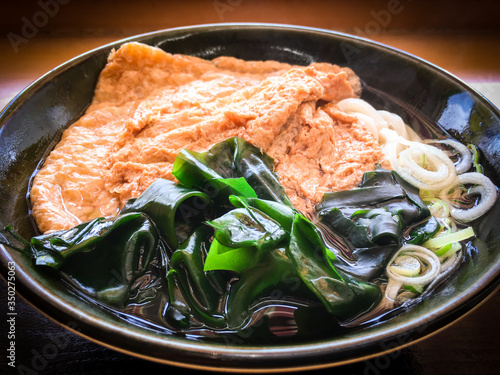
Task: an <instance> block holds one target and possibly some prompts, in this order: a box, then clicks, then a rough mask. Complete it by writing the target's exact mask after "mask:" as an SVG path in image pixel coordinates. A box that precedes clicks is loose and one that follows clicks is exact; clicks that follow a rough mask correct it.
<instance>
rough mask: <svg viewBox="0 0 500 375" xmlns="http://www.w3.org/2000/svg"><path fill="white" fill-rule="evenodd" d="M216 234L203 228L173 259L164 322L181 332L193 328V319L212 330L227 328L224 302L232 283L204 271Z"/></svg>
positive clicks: (169, 267) (219, 275) (178, 250)
mask: <svg viewBox="0 0 500 375" xmlns="http://www.w3.org/2000/svg"><path fill="white" fill-rule="evenodd" d="M212 235H213V230H212V229H211V228H210V227H208V226H205V225H201V226H199V227H198V228H196V230H195V231H194V232H193V234H192V235H191V236H190V237H189V238H188V239H186V241H184V242H183V243H182V244H181V245H180V246H179V248H178V249H177V250H176V251H175V252H174V254H173V255H172V257H171V258H170V262H169V265H168V272H167V275H166V279H167V286H168V293H169V304H168V308H167V309H166V311H165V316H164V318H165V319H166V320H167V322H168V323H169V325H171V326H174V327H176V328H178V329H188V328H192V325H193V324H194V323H193V321H192V320H193V318H194V319H196V320H197V321H198V322H201V323H202V324H203V325H204V326H206V327H211V328H212V329H216V328H223V327H225V325H226V323H225V317H224V312H223V311H221V308H220V306H222V303H221V300H222V298H223V297H224V295H225V292H226V289H227V285H228V283H229V280H228V279H226V278H224V275H223V274H222V273H215V272H205V271H204V270H203V265H204V259H205V257H206V254H207V251H208V247H209V246H210V240H211V237H212Z"/></svg>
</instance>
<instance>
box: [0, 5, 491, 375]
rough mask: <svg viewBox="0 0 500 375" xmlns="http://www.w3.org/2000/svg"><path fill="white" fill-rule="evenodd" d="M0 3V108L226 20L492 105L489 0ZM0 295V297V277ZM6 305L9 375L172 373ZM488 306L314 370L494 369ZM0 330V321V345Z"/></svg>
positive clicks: (2, 328) (0, 342) (22, 307)
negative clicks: (89, 57) (11, 359)
mask: <svg viewBox="0 0 500 375" xmlns="http://www.w3.org/2000/svg"><path fill="white" fill-rule="evenodd" d="M1 4H2V11H1V13H0V32H1V38H0V56H1V58H0V108H3V107H4V106H5V105H7V104H8V103H9V101H10V100H11V99H12V98H14V97H15V95H17V94H18V93H19V92H20V91H21V90H22V89H23V88H25V87H26V86H27V85H29V84H30V83H31V82H32V81H34V80H35V79H37V78H38V77H40V76H41V75H43V74H44V73H46V72H48V71H50V70H51V69H53V68H55V67H57V66H58V65H60V64H62V63H63V62H65V61H67V60H68V59H71V58H73V57H76V56H78V55H79V54H81V53H84V52H86V51H88V50H91V49H93V48H96V47H99V46H101V45H103V44H106V43H110V42H114V41H116V40H119V39H122V38H125V37H128V36H132V35H136V34H141V33H147V32H152V31H156V30H162V29H168V28H174V27H183V26H190V25H199V24H209V23H233V22H260V23H279V24H293V25H300V26H307V27H314V28H322V29H329V30H335V31H340V32H344V33H349V34H354V35H358V36H362V37H365V38H369V39H372V40H375V41H378V42H381V43H384V44H387V45H389V46H392V47H395V48H398V49H401V50H403V51H406V52H409V53H411V54H414V55H416V56H419V57H421V58H423V59H425V60H427V61H429V62H431V63H433V64H435V65H438V66H440V67H441V68H444V69H446V70H448V71H450V72H451V73H453V74H454V75H456V76H458V77H459V78H461V79H463V80H465V81H466V82H467V83H469V84H470V85H472V86H473V87H474V88H476V89H477V90H478V91H480V92H481V93H483V95H485V96H486V97H487V98H489V99H490V100H491V101H492V102H493V103H494V104H496V105H497V106H500V23H499V22H498V18H499V16H500V2H499V1H495V0H478V1H461V0H457V1H445V0H432V1H429V0H421V1H418V0H385V1H376V0H370V1H361V0H354V1H340V0H330V1H326V0H309V1H299V0H273V1H264V0H208V1H203V0H193V1H161V0H142V1H132V0H114V1H110V0H108V1H97V0H87V1H77V0H35V1H16V2H15V1H3V0H2V1H1ZM0 293H1V296H2V298H3V299H4V297H5V296H6V287H5V283H4V282H0ZM1 308H2V309H3V303H2V307H1ZM18 310H19V312H18V320H17V322H18V323H17V324H18V325H17V331H18V349H17V350H18V351H17V360H18V363H21V364H24V365H25V370H24V372H19V373H30V374H53V373H61V374H87V373H92V374H125V373H133V372H137V371H139V370H140V371H151V372H153V371H155V372H159V371H161V372H167V371H173V370H174V369H173V368H170V367H168V366H164V365H159V364H155V363H151V362H146V361H143V360H141V359H137V358H133V357H130V356H128V355H125V354H121V353H116V352H114V351H112V350H110V349H107V348H103V347H101V346H99V345H97V344H95V343H92V342H90V341H87V340H86V339H84V338H81V337H79V336H77V335H75V334H72V333H69V332H66V331H65V330H63V329H62V328H60V327H59V326H58V325H57V324H55V323H54V322H52V321H51V320H49V319H48V318H46V317H45V316H43V315H41V314H40V313H38V312H37V311H36V310H35V309H33V308H32V307H31V306H29V305H28V304H26V303H24V302H23V301H22V300H20V299H18ZM499 310H500V294H499V293H496V295H494V296H493V297H491V298H490V299H489V300H488V301H486V302H485V303H484V304H482V305H481V306H479V307H478V308H477V309H476V310H475V311H473V312H472V313H470V314H469V315H467V316H466V317H465V318H463V319H462V320H460V321H459V322H457V323H455V324H454V325H453V326H452V327H451V328H449V329H445V330H444V331H442V332H439V333H437V334H436V335H434V336H432V337H430V338H428V339H426V340H424V341H422V342H419V343H416V344H414V345H412V346H410V347H408V348H405V349H402V350H399V351H397V352H395V353H393V354H392V355H391V356H387V355H386V356H381V357H379V358H375V359H372V360H369V361H364V362H361V363H357V364H353V365H348V366H343V367H340V368H332V369H327V370H324V371H322V373H333V372H334V371H335V373H338V374H372V375H373V374H445V373H449V374H451V373H453V374H498V373H499V369H500V359H499V358H500V335H499V333H500V323H499V319H498V313H497V312H498V311H499ZM2 312H3V311H2ZM3 316H5V315H3ZM6 329H7V327H6V325H5V323H4V322H3V323H2V324H1V325H0V348H2V349H3V348H4V346H5V344H6V339H5V334H4V332H6ZM58 335H64V337H66V339H65V340H66V341H65V342H66V343H67V345H65V346H64V347H62V348H60V350H59V351H58V353H57V355H54V356H52V357H50V358H48V357H47V356H44V355H43V353H44V352H43V350H44V348H45V349H46V348H47V347H48V345H49V344H51V343H52V342H53V338H54V337H60V336H58ZM51 340H52V341H51ZM2 352H3V351H2ZM47 358H48V359H49V360H47ZM10 370H12V369H11V368H9V367H7V365H6V358H5V356H4V354H2V356H1V357H0V373H7V374H10V373H18V372H16V371H12V372H9V371H10ZM186 372H190V371H186ZM194 372H195V371H193V373H194ZM314 373H316V372H314Z"/></svg>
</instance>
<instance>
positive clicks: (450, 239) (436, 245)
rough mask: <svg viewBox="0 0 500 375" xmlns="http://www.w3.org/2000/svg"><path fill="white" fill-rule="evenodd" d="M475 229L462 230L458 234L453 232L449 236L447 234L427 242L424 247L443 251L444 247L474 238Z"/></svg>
mask: <svg viewBox="0 0 500 375" xmlns="http://www.w3.org/2000/svg"><path fill="white" fill-rule="evenodd" d="M474 235H475V233H474V229H473V228H472V227H467V228H465V229H461V230H459V231H456V232H452V233H449V234H445V235H442V236H438V237H434V238H431V239H430V240H428V241H426V242H425V243H424V244H423V246H424V247H426V248H428V249H431V250H437V249H441V248H442V247H444V246H446V245H449V244H453V243H455V242H460V241H463V240H466V239H468V238H471V237H474Z"/></svg>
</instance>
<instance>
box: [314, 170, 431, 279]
mask: <svg viewBox="0 0 500 375" xmlns="http://www.w3.org/2000/svg"><path fill="white" fill-rule="evenodd" d="M316 214H317V218H318V222H319V226H320V227H321V228H322V230H324V231H327V232H328V231H330V232H333V233H335V234H336V235H339V236H340V237H341V238H342V239H343V240H344V241H345V242H346V243H348V244H350V249H349V250H348V251H347V252H346V251H342V250H339V249H335V248H334V249H333V251H334V253H335V254H336V256H337V257H336V260H335V264H336V266H337V267H338V268H339V269H342V270H343V271H345V272H347V273H349V274H352V275H356V276H358V277H360V278H361V279H363V280H372V279H374V278H376V277H377V276H379V275H380V274H381V272H382V271H383V270H384V267H385V265H386V264H387V262H388V261H389V259H390V258H391V257H392V255H393V253H394V252H395V251H396V250H397V248H398V247H399V246H400V245H401V244H402V242H403V241H404V240H405V238H404V235H405V233H406V232H407V231H408V230H409V229H410V228H412V227H413V226H415V225H418V224H420V223H422V222H424V221H426V220H428V219H429V217H430V211H429V209H428V208H427V206H426V205H425V204H424V203H423V201H422V200H421V199H420V197H419V195H418V189H416V188H415V187H413V186H411V185H409V184H408V183H406V182H405V181H404V180H402V179H401V178H400V177H399V176H398V175H397V173H395V172H393V171H389V170H384V169H378V170H375V171H372V172H366V173H365V174H364V176H363V180H362V182H361V183H360V185H359V187H358V188H357V189H352V190H349V191H341V192H332V193H326V194H325V195H324V197H323V200H322V201H321V202H320V204H318V205H317V206H316ZM425 230H430V227H423V228H421V231H425ZM420 236H423V233H420Z"/></svg>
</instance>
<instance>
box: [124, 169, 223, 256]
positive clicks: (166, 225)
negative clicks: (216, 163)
mask: <svg viewBox="0 0 500 375" xmlns="http://www.w3.org/2000/svg"><path fill="white" fill-rule="evenodd" d="M212 209H213V207H212V200H211V199H210V198H209V197H208V195H207V194H205V193H203V192H201V191H198V190H194V189H191V188H186V187H184V186H182V185H180V184H177V183H174V182H172V181H170V180H165V179H161V178H160V179H158V180H156V181H155V182H153V183H152V184H151V185H150V186H149V187H148V188H147V189H146V190H145V191H144V192H143V193H142V194H141V195H140V196H139V197H137V198H134V199H130V200H129V201H128V202H127V203H126V204H125V206H124V207H123V208H122V210H121V211H120V214H122V215H123V214H126V213H129V212H142V213H145V214H146V215H148V216H149V217H150V218H151V220H152V221H153V222H154V223H155V224H156V226H157V228H158V230H159V231H160V234H161V236H162V238H163V239H164V240H165V241H166V242H167V244H168V245H169V247H170V248H171V249H172V250H175V249H176V248H177V246H179V243H180V242H183V241H184V240H185V239H186V238H187V237H188V236H189V235H190V234H191V233H192V232H193V230H194V228H196V227H197V226H198V225H199V224H200V223H201V222H203V221H204V220H206V219H207V218H208V217H209V216H210V215H211V213H210V212H211V210H212Z"/></svg>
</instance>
